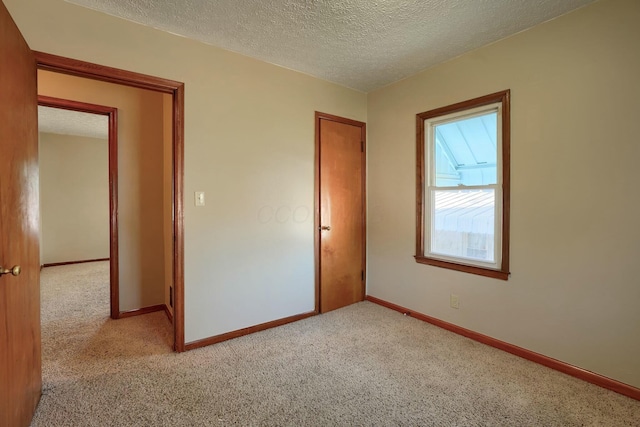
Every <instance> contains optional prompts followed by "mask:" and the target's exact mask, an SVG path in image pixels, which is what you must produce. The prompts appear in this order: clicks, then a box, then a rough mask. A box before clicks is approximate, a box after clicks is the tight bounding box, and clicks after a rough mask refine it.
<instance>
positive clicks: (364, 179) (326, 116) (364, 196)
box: [313, 111, 367, 314]
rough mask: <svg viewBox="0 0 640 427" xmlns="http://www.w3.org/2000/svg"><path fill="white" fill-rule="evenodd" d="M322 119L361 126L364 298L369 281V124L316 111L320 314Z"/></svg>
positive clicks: (317, 303) (317, 292)
mask: <svg viewBox="0 0 640 427" xmlns="http://www.w3.org/2000/svg"><path fill="white" fill-rule="evenodd" d="M321 120H329V121H332V122H338V123H343V124H346V125H351V126H356V127H359V128H360V138H361V143H362V152H361V167H362V271H363V275H364V277H363V278H362V279H363V280H362V300H363V301H364V297H365V295H366V283H367V124H366V123H364V122H359V121H357V120H351V119H347V118H344V117H340V116H334V115H332V114H326V113H321V112H319V111H316V112H315V127H316V130H315V132H316V142H315V185H314V203H315V208H314V219H313V230H314V231H313V232H314V245H315V270H316V271H315V273H316V274H315V297H316V301H315V313H316V314H320V310H321V308H322V307H320V291H321V289H320V286H321V285H320V280H321V277H320V271H321V265H320V263H321V258H322V257H321V247H320V240H321V234H320V225H321V224H320V220H321V218H320V208H321V203H320V202H321V200H320V122H321Z"/></svg>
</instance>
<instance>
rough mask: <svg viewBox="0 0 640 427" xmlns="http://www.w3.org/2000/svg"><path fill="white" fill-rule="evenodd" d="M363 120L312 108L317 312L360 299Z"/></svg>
mask: <svg viewBox="0 0 640 427" xmlns="http://www.w3.org/2000/svg"><path fill="white" fill-rule="evenodd" d="M365 126H366V125H365V124H364V123H361V122H356V121H354V120H349V119H344V118H341V117H336V116H332V115H329V114H322V113H316V158H317V160H316V161H317V162H318V164H317V165H316V167H317V169H316V170H317V174H318V176H316V182H318V183H319V188H318V203H319V215H317V218H316V227H317V232H318V238H317V242H318V246H319V247H317V248H316V249H317V253H318V254H319V256H318V259H316V264H317V267H316V268H317V274H318V276H319V277H317V278H316V280H317V281H318V282H319V298H318V299H319V301H318V302H317V303H319V307H317V308H318V309H319V310H318V311H319V312H321V313H326V312H327V311H331V310H335V309H337V308H341V307H344V306H347V305H349V304H353V303H355V302H358V301H362V300H363V299H364V285H365V280H364V279H365V276H364V271H365V150H364V149H365V135H366V132H365V130H366V128H365Z"/></svg>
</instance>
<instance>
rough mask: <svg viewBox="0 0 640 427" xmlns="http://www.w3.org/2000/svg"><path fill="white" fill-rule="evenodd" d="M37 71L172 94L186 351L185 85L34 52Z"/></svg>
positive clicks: (177, 311) (178, 271)
mask: <svg viewBox="0 0 640 427" xmlns="http://www.w3.org/2000/svg"><path fill="white" fill-rule="evenodd" d="M34 54H35V58H36V63H37V68H38V69H40V70H47V71H54V72H57V73H63V74H69V75H72V76H76V77H84V78H89V79H93V80H100V81H103V82H108V83H115V84H120V85H124V86H131V87H136V88H139V89H147V90H152V91H156V92H161V93H167V94H170V95H172V98H173V237H174V242H173V298H174V301H173V310H174V313H173V318H174V322H173V327H174V331H173V332H174V339H173V342H174V350H175V351H177V352H183V351H185V348H184V344H185V343H184V83H181V82H178V81H174V80H168V79H163V78H159V77H153V76H149V75H146V74H140V73H135V72H132V71H125V70H121V69H117V68H112V67H106V66H103V65H97V64H92V63H89V62H84V61H80V60H77V59H70V58H65V57H62V56H57V55H51V54H48V53H43V52H34Z"/></svg>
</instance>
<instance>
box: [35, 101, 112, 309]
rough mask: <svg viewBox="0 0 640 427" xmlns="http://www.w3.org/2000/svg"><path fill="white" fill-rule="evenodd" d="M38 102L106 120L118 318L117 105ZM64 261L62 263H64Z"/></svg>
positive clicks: (110, 252)
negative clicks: (94, 115)
mask: <svg viewBox="0 0 640 427" xmlns="http://www.w3.org/2000/svg"><path fill="white" fill-rule="evenodd" d="M38 105H42V106H43V107H52V108H59V109H62V110H69V111H79V112H82V113H91V114H99V115H102V116H107V119H108V120H109V306H110V311H111V318H112V319H119V318H120V277H119V268H118V266H119V264H118V109H117V108H115V107H108V106H105V105H98V104H89V103H87V102H78V101H72V100H70V99H61V98H54V97H51V96H43V95H38ZM63 264H64V263H63Z"/></svg>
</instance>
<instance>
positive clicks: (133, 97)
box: [38, 71, 164, 311]
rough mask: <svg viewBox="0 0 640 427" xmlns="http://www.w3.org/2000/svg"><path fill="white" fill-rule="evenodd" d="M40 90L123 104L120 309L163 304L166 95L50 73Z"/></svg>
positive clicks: (40, 76) (44, 76)
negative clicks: (164, 107) (163, 99)
mask: <svg viewBox="0 0 640 427" xmlns="http://www.w3.org/2000/svg"><path fill="white" fill-rule="evenodd" d="M38 93H39V94H40V95H48V96H54V97H57V98H64V99H71V100H75V101H82V102H88V103H93V104H100V105H106V106H110V107H116V108H118V252H119V254H118V258H119V272H120V274H119V286H120V311H128V310H133V309H137V308H141V307H148V306H151V305H155V304H163V303H164V291H163V289H164V266H163V264H164V250H163V247H164V234H163V209H164V206H163V179H164V176H163V125H162V120H163V104H162V95H161V94H159V93H156V92H151V91H146V90H142V89H135V88H130V87H124V86H118V85H113V84H110V83H104V82H98V81H95V80H88V79H82V78H78V77H72V76H67V75H63V74H58V73H51V72H48V71H39V72H38ZM45 239H46V236H45Z"/></svg>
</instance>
